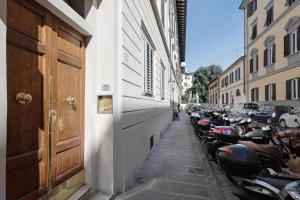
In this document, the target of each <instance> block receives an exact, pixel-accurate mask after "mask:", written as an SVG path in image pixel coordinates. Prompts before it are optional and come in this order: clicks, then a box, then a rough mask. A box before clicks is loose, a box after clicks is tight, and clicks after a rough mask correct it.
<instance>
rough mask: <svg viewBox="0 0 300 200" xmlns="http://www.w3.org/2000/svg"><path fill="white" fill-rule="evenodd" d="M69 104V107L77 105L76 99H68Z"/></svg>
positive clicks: (69, 97)
mask: <svg viewBox="0 0 300 200" xmlns="http://www.w3.org/2000/svg"><path fill="white" fill-rule="evenodd" d="M67 102H68V104H69V105H75V104H76V97H74V96H68V97H67Z"/></svg>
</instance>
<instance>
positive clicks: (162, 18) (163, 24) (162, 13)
mask: <svg viewBox="0 0 300 200" xmlns="http://www.w3.org/2000/svg"><path fill="white" fill-rule="evenodd" d="M160 3H161V5H160V6H161V7H160V12H161V13H160V14H161V23H162V26H163V28H165V11H166V5H165V0H161V2H160Z"/></svg>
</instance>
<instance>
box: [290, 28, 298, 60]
mask: <svg viewBox="0 0 300 200" xmlns="http://www.w3.org/2000/svg"><path fill="white" fill-rule="evenodd" d="M294 39H295V40H294ZM294 42H295V43H294ZM297 52H298V30H295V31H293V32H291V33H290V55H293V54H295V53H297Z"/></svg>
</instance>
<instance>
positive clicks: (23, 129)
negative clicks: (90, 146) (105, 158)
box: [6, 0, 85, 200]
mask: <svg viewBox="0 0 300 200" xmlns="http://www.w3.org/2000/svg"><path fill="white" fill-rule="evenodd" d="M84 54H85V38H84V37H83V36H82V35H81V34H79V33H78V32H76V31H75V30H73V29H72V28H70V27H69V26H68V25H66V24H65V23H63V22H61V21H60V20H59V19H58V18H57V17H55V16H54V15H52V14H51V13H50V12H49V11H48V10H46V9H45V8H43V7H42V6H40V5H38V4H37V3H35V2H34V1H28V0H7V104H8V111H7V153H6V155H7V158H6V198H7V199H9V200H11V199H38V198H40V197H42V196H44V195H47V194H49V193H50V191H51V190H52V189H53V188H55V187H56V186H58V185H60V184H61V183H63V182H64V181H66V180H68V179H69V178H70V177H72V176H73V175H75V174H77V173H78V172H80V171H82V170H83V168H84V160H83V151H84V148H83V137H84V135H83V134H84V133H83V121H84V120H83V112H84V111H83V107H84Z"/></svg>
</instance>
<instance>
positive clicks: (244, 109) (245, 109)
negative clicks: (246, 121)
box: [231, 103, 259, 116]
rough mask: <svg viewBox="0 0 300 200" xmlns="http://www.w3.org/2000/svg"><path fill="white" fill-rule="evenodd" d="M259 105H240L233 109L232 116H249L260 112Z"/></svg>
mask: <svg viewBox="0 0 300 200" xmlns="http://www.w3.org/2000/svg"><path fill="white" fill-rule="evenodd" d="M258 109H259V105H258V104H256V103H238V104H235V105H234V106H233V107H232V108H231V114H232V115H235V116H237V115H239V114H243V115H249V113H251V112H255V111H258Z"/></svg>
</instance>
